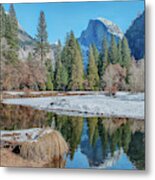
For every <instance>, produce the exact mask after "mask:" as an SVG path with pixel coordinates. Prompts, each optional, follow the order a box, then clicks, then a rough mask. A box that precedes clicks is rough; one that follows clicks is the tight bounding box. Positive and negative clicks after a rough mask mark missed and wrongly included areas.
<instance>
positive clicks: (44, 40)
mask: <svg viewBox="0 0 155 180" xmlns="http://www.w3.org/2000/svg"><path fill="white" fill-rule="evenodd" d="M46 28H47V26H46V20H45V14H44V12H43V11H41V12H40V17H39V23H38V28H37V32H38V33H37V35H36V48H35V50H36V53H37V54H38V55H39V56H40V60H41V63H42V64H43V63H44V62H45V60H46V56H47V53H48V52H49V51H50V46H49V43H48V34H47V30H46Z"/></svg>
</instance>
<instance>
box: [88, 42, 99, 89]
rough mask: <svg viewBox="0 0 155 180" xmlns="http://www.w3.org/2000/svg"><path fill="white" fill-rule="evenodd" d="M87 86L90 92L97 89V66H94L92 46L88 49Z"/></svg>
mask: <svg viewBox="0 0 155 180" xmlns="http://www.w3.org/2000/svg"><path fill="white" fill-rule="evenodd" d="M87 78H88V84H89V88H90V89H91V90H98V89H99V76H98V70H97V66H96V64H95V58H94V54H93V49H92V46H90V48H89V64H88V75H87Z"/></svg>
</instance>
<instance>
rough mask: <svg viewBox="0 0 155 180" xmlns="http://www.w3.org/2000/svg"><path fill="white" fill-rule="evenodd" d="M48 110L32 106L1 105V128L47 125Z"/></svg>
mask: <svg viewBox="0 0 155 180" xmlns="http://www.w3.org/2000/svg"><path fill="white" fill-rule="evenodd" d="M47 118H48V116H47V112H45V111H39V110H35V109H33V108H31V107H26V106H17V105H4V104H1V105H0V128H1V129H5V130H16V129H28V128H35V127H40V128H42V127H44V126H46V119H47Z"/></svg>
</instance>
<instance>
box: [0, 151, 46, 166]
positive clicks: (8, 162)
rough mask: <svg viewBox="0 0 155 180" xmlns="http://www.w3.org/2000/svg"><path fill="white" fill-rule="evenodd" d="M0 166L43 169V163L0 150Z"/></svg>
mask: <svg viewBox="0 0 155 180" xmlns="http://www.w3.org/2000/svg"><path fill="white" fill-rule="evenodd" d="M0 153H1V156H0V160H1V161H0V166H3V167H44V163H43V162H34V161H30V160H26V159H23V158H22V157H20V156H19V155H16V154H14V153H13V152H11V151H9V150H8V149H4V148H0Z"/></svg>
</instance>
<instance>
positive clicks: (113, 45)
mask: <svg viewBox="0 0 155 180" xmlns="http://www.w3.org/2000/svg"><path fill="white" fill-rule="evenodd" d="M109 57H110V62H111V63H112V64H116V63H117V44H116V41H115V37H114V35H111V44H110V51H109Z"/></svg>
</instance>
